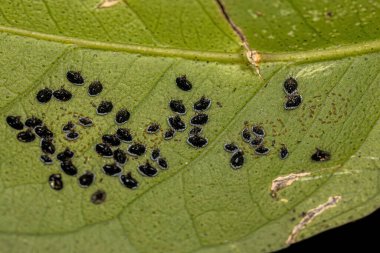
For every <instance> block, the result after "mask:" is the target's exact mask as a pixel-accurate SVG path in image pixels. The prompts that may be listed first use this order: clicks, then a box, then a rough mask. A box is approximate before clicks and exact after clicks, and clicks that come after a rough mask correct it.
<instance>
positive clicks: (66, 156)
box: [57, 148, 74, 162]
mask: <svg viewBox="0 0 380 253" xmlns="http://www.w3.org/2000/svg"><path fill="white" fill-rule="evenodd" d="M73 157H74V152H73V151H71V150H70V149H69V148H66V149H65V150H64V151H62V152H59V153H58V154H57V160H59V161H61V162H64V161H68V160H70V159H71V158H73Z"/></svg>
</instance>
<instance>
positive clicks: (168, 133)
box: [164, 128, 175, 140]
mask: <svg viewBox="0 0 380 253" xmlns="http://www.w3.org/2000/svg"><path fill="white" fill-rule="evenodd" d="M174 135H175V131H174V129H173V128H169V129H167V130H166V131H165V132H164V140H171V139H173V137H174Z"/></svg>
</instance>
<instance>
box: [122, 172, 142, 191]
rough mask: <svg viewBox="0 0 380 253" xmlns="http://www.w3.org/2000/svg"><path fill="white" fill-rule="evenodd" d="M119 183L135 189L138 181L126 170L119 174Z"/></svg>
mask: <svg viewBox="0 0 380 253" xmlns="http://www.w3.org/2000/svg"><path fill="white" fill-rule="evenodd" d="M119 179H120V183H121V184H122V185H124V186H125V187H127V188H129V189H132V190H134V189H136V188H137V187H138V186H139V182H138V181H137V180H136V179H135V178H133V177H132V173H131V172H128V173H127V174H125V175H120V177H119Z"/></svg>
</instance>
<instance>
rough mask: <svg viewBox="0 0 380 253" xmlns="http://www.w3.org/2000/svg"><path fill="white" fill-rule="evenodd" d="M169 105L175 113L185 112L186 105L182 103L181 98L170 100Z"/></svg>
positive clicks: (181, 113)
mask: <svg viewBox="0 0 380 253" xmlns="http://www.w3.org/2000/svg"><path fill="white" fill-rule="evenodd" d="M169 107H170V109H171V110H172V111H173V112H175V113H178V114H180V115H184V114H186V107H185V105H184V104H183V102H182V100H170V102H169Z"/></svg>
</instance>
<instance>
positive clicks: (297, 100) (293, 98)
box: [284, 93, 302, 110]
mask: <svg viewBox="0 0 380 253" xmlns="http://www.w3.org/2000/svg"><path fill="white" fill-rule="evenodd" d="M301 103H302V96H301V95H299V94H298V93H294V94H293V95H290V96H288V98H287V101H286V102H285V104H284V108H285V109H286V110H294V109H296V108H298V107H299V106H300V105H301Z"/></svg>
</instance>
